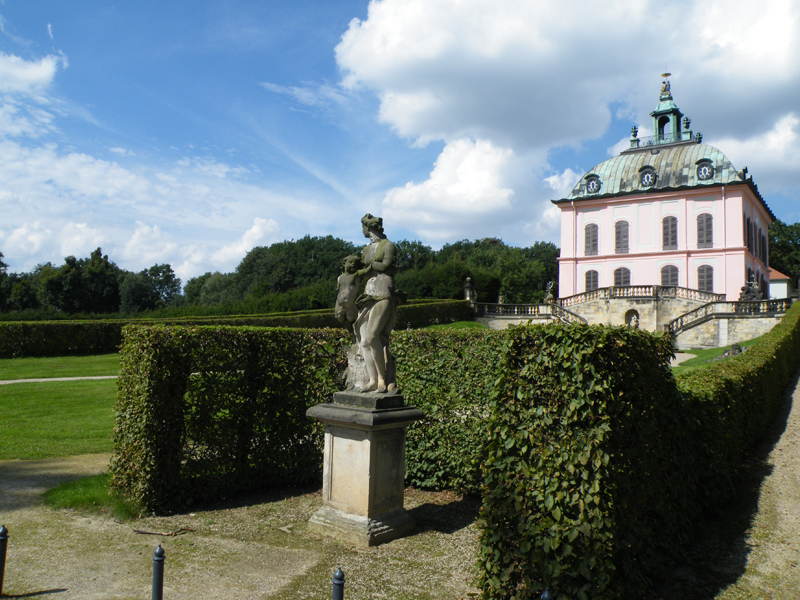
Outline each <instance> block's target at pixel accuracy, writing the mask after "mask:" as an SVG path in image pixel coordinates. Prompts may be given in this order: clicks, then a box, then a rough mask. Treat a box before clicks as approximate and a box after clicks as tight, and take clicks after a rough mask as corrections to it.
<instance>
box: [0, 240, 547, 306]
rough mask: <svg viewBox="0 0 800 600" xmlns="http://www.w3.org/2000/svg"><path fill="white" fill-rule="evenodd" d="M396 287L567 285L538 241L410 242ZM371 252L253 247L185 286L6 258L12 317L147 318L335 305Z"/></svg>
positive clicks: (457, 294)
mask: <svg viewBox="0 0 800 600" xmlns="http://www.w3.org/2000/svg"><path fill="white" fill-rule="evenodd" d="M395 246H396V248H397V263H396V287H397V289H399V290H401V291H403V292H404V293H405V294H406V296H407V297H408V298H409V299H418V298H438V299H447V298H452V299H458V298H463V296H464V282H465V280H466V278H467V277H471V278H472V281H473V285H474V287H475V290H476V292H477V296H478V300H479V301H483V302H496V301H497V300H498V297H500V296H502V297H503V299H504V301H505V302H509V303H531V302H540V301H541V300H542V299H543V298H544V295H545V293H546V292H545V288H546V285H547V282H548V281H553V282H557V280H558V255H559V250H558V248H557V247H556V246H555V245H554V244H551V243H548V242H536V243H534V245H533V246H530V247H528V248H518V247H515V246H509V245H506V244H505V243H503V241H502V240H500V239H496V238H487V239H482V240H475V241H470V240H461V241H458V242H455V243H453V244H445V245H444V246H443V247H442V248H441V249H440V250H433V249H432V248H431V247H430V246H427V245H425V244H423V243H421V242H419V241H408V240H401V241H399V242H397V243H396V244H395ZM360 253H361V246H356V245H354V244H352V243H351V242H347V241H345V240H342V239H339V238H335V237H333V236H330V235H329V236H325V237H312V236H310V235H307V236H305V237H304V238H302V239H299V240H288V241H283V242H279V243H276V244H272V245H271V246H262V247H257V248H253V249H252V250H251V251H250V252H248V253H247V255H246V256H245V257H244V259H243V260H242V261H241V263H240V264H239V265H238V266H237V267H236V269H235V270H234V271H232V272H230V273H220V272H219V271H217V272H211V271H209V272H206V273H205V274H203V275H200V276H198V277H192V278H191V279H189V280H188V281H187V282H186V284H185V285H184V286H183V290H181V280H180V279H179V278H178V277H177V276H176V275H175V273H174V271H173V270H172V267H171V266H170V265H168V264H156V265H153V266H152V267H150V268H149V269H144V270H143V271H140V272H138V273H135V272H130V271H126V270H124V269H121V268H120V267H118V266H117V265H116V264H115V263H114V262H113V261H111V260H110V259H109V257H108V256H107V255H104V254H103V253H102V249H100V248H97V249H96V250H95V251H94V252H92V253H91V255H90V256H89V257H87V258H80V259H79V258H76V257H74V256H68V257H66V258H65V259H64V264H63V265H54V264H52V263H45V264H41V265H37V266H36V267H35V268H34V269H33V270H31V271H30V272H29V273H8V267H7V265H6V264H5V263H4V262H3V261H2V258H3V255H2V252H0V313H3V318H6V319H8V318H51V317H54V316H55V317H58V316H66V315H71V316H74V315H81V314H82V315H86V316H90V315H113V314H125V315H130V314H134V313H138V314H141V315H143V316H154V317H162V316H163V317H175V316H184V315H214V314H246V313H267V312H280V311H295V310H306V309H317V308H332V307H333V305H334V302H335V300H336V278H337V277H338V275H339V274H340V273H341V263H342V259H343V258H344V257H345V256H347V255H349V254H360Z"/></svg>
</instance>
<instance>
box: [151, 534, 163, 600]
mask: <svg viewBox="0 0 800 600" xmlns="http://www.w3.org/2000/svg"><path fill="white" fill-rule="evenodd" d="M152 598H153V600H164V549H163V548H162V547H161V544H159V545H158V548H156V551H155V553H154V554H153V597H152Z"/></svg>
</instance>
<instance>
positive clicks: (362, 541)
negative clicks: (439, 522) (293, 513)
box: [308, 506, 417, 546]
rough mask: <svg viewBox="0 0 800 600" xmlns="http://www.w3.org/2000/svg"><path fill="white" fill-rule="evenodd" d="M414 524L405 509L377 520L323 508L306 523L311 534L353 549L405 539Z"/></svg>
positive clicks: (413, 527)
mask: <svg viewBox="0 0 800 600" xmlns="http://www.w3.org/2000/svg"><path fill="white" fill-rule="evenodd" d="M416 527H417V524H416V523H415V522H414V519H413V518H412V517H411V515H409V514H408V512H406V510H405V509H404V508H401V509H398V510H395V511H393V512H390V513H386V514H384V515H380V516H377V517H371V518H370V517H363V516H360V515H354V514H352V513H346V512H344V511H341V510H337V509H335V508H333V507H331V506H323V507H322V508H320V509H319V510H318V511H317V512H316V513H314V516H313V517H311V518H310V519H309V521H308V528H309V529H310V530H311V531H315V532H317V533H322V534H325V535H330V536H333V537H335V538H337V539H340V540H343V541H348V542H350V543H351V544H355V545H356V546H377V545H379V544H383V543H385V542H390V541H392V540H396V539H397V538H400V537H403V536H404V535H408V534H409V533H411V532H412V531H414V529H416Z"/></svg>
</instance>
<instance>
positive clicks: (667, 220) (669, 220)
mask: <svg viewBox="0 0 800 600" xmlns="http://www.w3.org/2000/svg"><path fill="white" fill-rule="evenodd" d="M661 230H662V232H661V242H662V249H664V250H677V249H678V219H677V218H676V217H664V219H663V220H662V221H661Z"/></svg>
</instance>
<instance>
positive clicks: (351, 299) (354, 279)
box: [334, 254, 364, 333]
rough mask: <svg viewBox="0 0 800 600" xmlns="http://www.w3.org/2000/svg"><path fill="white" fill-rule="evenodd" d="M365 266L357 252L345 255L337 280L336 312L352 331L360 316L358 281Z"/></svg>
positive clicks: (338, 318) (339, 318)
mask: <svg viewBox="0 0 800 600" xmlns="http://www.w3.org/2000/svg"><path fill="white" fill-rule="evenodd" d="M363 268H364V263H363V262H361V257H360V256H358V255H357V254H351V255H350V256H345V257H344V258H343V259H342V270H343V271H344V272H343V273H342V274H341V275H339V278H338V279H337V280H336V289H337V290H338V291H339V293H338V294H337V296H336V309H335V312H334V314H335V315H336V319H337V320H338V321H339V322H340V323H342V324H344V325H345V327H347V329H349V330H350V332H351V333H352V332H353V323H354V322H355V320H356V317H357V316H358V309H357V308H356V297H357V296H358V283H359V281H360V280H361V276H360V275H359V274H358V271H359V270H360V269H363Z"/></svg>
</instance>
